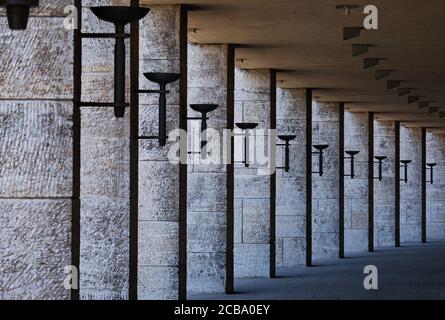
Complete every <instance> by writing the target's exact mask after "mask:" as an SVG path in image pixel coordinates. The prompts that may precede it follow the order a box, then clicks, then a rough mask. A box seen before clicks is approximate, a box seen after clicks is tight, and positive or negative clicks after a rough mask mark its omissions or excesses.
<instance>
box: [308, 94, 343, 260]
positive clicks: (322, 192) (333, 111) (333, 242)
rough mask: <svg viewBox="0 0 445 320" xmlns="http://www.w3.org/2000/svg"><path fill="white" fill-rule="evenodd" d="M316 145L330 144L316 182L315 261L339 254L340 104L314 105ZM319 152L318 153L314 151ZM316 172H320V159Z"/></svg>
mask: <svg viewBox="0 0 445 320" xmlns="http://www.w3.org/2000/svg"><path fill="white" fill-rule="evenodd" d="M312 117H313V119H312V120H313V122H312V134H313V136H312V144H313V145H315V144H328V145H329V148H328V149H326V150H325V151H324V161H323V162H324V163H323V166H324V168H323V170H324V175H323V177H320V176H319V175H318V174H313V180H312V183H313V184H312V246H313V249H312V252H313V253H312V254H313V258H314V259H323V258H334V257H338V254H339V177H338V173H339V154H338V151H339V134H340V127H339V121H340V118H339V104H338V103H327V102H316V101H314V102H313V104H312ZM313 150H314V151H315V149H313ZM312 169H313V170H312V171H314V172H318V171H319V165H318V155H314V157H313V165H312Z"/></svg>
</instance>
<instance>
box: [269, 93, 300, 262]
mask: <svg viewBox="0 0 445 320" xmlns="http://www.w3.org/2000/svg"><path fill="white" fill-rule="evenodd" d="M277 131H278V134H286V135H296V136H297V138H296V139H295V140H293V141H292V142H291V148H290V166H291V170H290V172H288V173H286V172H284V170H278V171H277V190H276V197H277V204H276V205H277V207H276V225H277V229H276V263H277V266H278V267H293V266H297V265H301V264H304V263H305V261H306V92H305V90H304V89H282V88H278V89H277ZM278 143H283V141H280V140H278ZM277 166H281V167H282V166H284V149H283V148H278V150H277Z"/></svg>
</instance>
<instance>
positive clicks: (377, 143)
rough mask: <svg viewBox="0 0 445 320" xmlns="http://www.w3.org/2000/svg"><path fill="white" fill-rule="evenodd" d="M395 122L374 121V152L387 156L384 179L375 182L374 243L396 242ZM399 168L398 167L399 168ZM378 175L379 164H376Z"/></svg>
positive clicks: (383, 244)
mask: <svg viewBox="0 0 445 320" xmlns="http://www.w3.org/2000/svg"><path fill="white" fill-rule="evenodd" d="M394 150H395V123H394V121H374V154H375V156H387V158H386V159H385V160H384V161H383V179H382V181H379V180H375V182H374V245H375V247H389V246H394V243H395V229H394V228H395V170H396V168H394ZM397 169H398V168H397ZM375 176H376V177H377V176H378V165H377V164H376V165H375Z"/></svg>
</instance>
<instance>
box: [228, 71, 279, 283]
mask: <svg viewBox="0 0 445 320" xmlns="http://www.w3.org/2000/svg"><path fill="white" fill-rule="evenodd" d="M270 76H271V71H270V70H267V69H261V70H241V69H238V68H237V69H236V70H235V123H237V122H256V123H259V126H258V129H269V128H270V108H271V102H270ZM236 132H237V133H238V134H240V133H241V132H240V131H239V130H238V131H236ZM255 135H256V136H255V138H257V137H258V136H259V135H260V133H256V134H255ZM252 136H253V135H252ZM255 140H256V139H254V138H252V139H251V159H252V161H253V160H254V158H252V156H253V154H254V152H255V151H256V149H257V148H260V147H259V146H258V147H257V148H255V146H254V144H255V143H254V141H255ZM235 143H236V148H235V160H236V161H242V160H243V159H244V148H243V147H242V146H243V138H242V137H240V138H236V139H235ZM258 152H259V151H258ZM257 169H258V165H251V166H250V167H249V168H245V167H244V165H243V164H236V165H235V235H234V242H235V244H234V274H235V277H268V276H269V266H270V176H261V175H258V170H257Z"/></svg>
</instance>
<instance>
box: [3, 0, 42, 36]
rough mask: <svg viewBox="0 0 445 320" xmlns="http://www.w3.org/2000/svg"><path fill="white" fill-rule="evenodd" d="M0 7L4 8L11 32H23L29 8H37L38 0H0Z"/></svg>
mask: <svg viewBox="0 0 445 320" xmlns="http://www.w3.org/2000/svg"><path fill="white" fill-rule="evenodd" d="M0 6H1V7H6V15H7V16H8V25H9V28H10V29H11V30H25V29H26V27H27V25H28V18H29V11H30V9H31V7H38V6H39V0H0Z"/></svg>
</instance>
